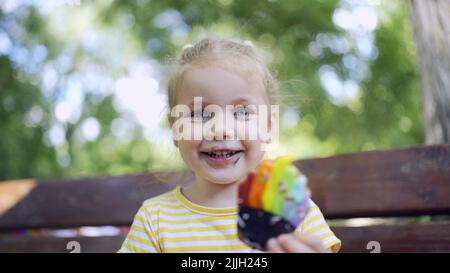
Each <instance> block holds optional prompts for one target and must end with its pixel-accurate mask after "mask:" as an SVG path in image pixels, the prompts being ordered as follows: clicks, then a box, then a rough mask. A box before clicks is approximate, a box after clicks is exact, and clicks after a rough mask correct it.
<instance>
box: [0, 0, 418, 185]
mask: <svg viewBox="0 0 450 273" xmlns="http://www.w3.org/2000/svg"><path fill="white" fill-rule="evenodd" d="M209 34H214V35H216V36H220V37H223V38H232V39H242V40H244V39H249V40H252V41H253V42H254V44H255V45H256V46H258V47H259V48H261V50H262V51H263V52H264V56H265V58H266V59H267V61H268V62H269V63H270V65H271V66H272V68H273V69H274V71H276V75H277V77H278V79H279V80H280V82H281V94H282V97H283V98H284V99H283V100H282V105H281V111H282V112H281V116H280V121H281V126H280V129H281V131H280V147H279V151H278V153H283V152H284V151H290V152H293V153H295V154H297V155H298V156H299V157H300V158H307V157H320V156H329V155H333V154H338V153H347V152H356V151H366V150H374V149H387V148H394V147H404V146H411V145H416V144H421V143H424V128H423V127H424V126H423V122H422V114H421V102H420V101H421V96H420V85H419V80H418V74H417V67H416V63H415V60H416V58H415V47H414V41H413V34H412V26H411V22H410V20H409V15H408V7H407V3H405V1H401V0H358V1H357V0H315V1H313V0H311V1H298V0H286V1H276V0H269V1H233V0H220V1H206V0H203V1H151V0H134V1H112V0H102V1H85V0H78V1H77V0H70V1H68V0H58V1H57V0H52V1H50V0H0V180H8V179H19V178H30V177H32V178H37V179H46V178H52V177H85V176H99V175H121V174H136V173H143V172H148V171H156V170H158V171H159V170H176V169H179V168H182V166H183V164H182V161H181V160H180V158H179V155H178V154H177V151H176V150H175V148H174V147H173V145H172V140H171V134H170V129H169V127H168V125H167V123H166V120H165V115H166V110H167V103H166V98H165V86H166V85H165V77H166V76H165V75H167V70H168V68H169V64H170V62H171V61H172V60H173V58H175V57H176V54H177V53H178V52H179V51H180V50H181V48H182V47H183V46H184V45H185V44H188V43H193V42H195V41H196V40H197V39H200V38H202V37H205V36H207V35H209Z"/></svg>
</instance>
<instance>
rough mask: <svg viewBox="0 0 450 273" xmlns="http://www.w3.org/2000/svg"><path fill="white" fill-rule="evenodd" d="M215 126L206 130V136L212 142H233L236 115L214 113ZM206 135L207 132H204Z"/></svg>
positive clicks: (222, 112)
mask: <svg viewBox="0 0 450 273" xmlns="http://www.w3.org/2000/svg"><path fill="white" fill-rule="evenodd" d="M212 122H213V124H214V126H213V127H212V128H206V129H207V132H206V134H205V136H206V138H207V139H210V140H233V139H234V137H235V128H234V127H235V126H234V115H233V114H232V113H226V112H225V111H221V113H214V117H213V120H212ZM204 133H205V132H204Z"/></svg>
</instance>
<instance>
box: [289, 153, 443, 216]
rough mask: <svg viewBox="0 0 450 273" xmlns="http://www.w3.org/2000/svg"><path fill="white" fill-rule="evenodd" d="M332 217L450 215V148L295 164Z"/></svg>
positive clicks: (355, 155) (359, 154) (314, 195)
mask: <svg viewBox="0 0 450 273" xmlns="http://www.w3.org/2000/svg"><path fill="white" fill-rule="evenodd" d="M297 166H298V167H299V168H300V169H301V170H302V171H303V172H304V173H305V174H306V175H307V176H308V178H309V180H310V181H311V183H310V187H311V190H312V193H313V196H312V197H313V198H312V199H313V200H314V201H315V202H317V203H318V204H319V207H320V208H321V210H322V211H323V212H324V213H325V214H326V215H327V217H328V218H351V217H367V216H412V215H436V214H450V145H435V146H418V147H411V148H405V149H395V150H387V151H371V152H363V153H356V154H347V155H337V156H332V157H328V158H322V159H307V160H300V161H297Z"/></svg>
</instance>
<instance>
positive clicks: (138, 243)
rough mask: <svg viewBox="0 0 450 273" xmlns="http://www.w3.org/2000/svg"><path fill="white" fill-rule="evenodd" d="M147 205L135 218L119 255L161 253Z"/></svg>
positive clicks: (142, 207)
mask: <svg viewBox="0 0 450 273" xmlns="http://www.w3.org/2000/svg"><path fill="white" fill-rule="evenodd" d="M154 230H155V229H154V228H153V225H152V222H151V220H150V217H149V215H148V212H147V209H146V206H145V205H142V206H141V208H140V209H139V211H138V212H137V213H136V216H135V217H134V220H133V224H132V225H131V228H130V231H129V232H128V234H127V237H126V238H125V241H124V242H123V244H122V247H121V248H120V249H119V251H118V252H119V253H142V252H146V253H148V252H150V253H158V252H161V248H160V247H159V244H158V240H157V237H156V235H155V232H154Z"/></svg>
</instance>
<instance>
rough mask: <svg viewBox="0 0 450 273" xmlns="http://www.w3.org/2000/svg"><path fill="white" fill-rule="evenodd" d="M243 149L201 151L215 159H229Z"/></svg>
mask: <svg viewBox="0 0 450 273" xmlns="http://www.w3.org/2000/svg"><path fill="white" fill-rule="evenodd" d="M241 152H242V151H240V150H239V151H214V152H201V154H203V155H206V156H207V157H210V158H214V159H229V158H231V157H233V156H234V155H236V154H239V153H241Z"/></svg>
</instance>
